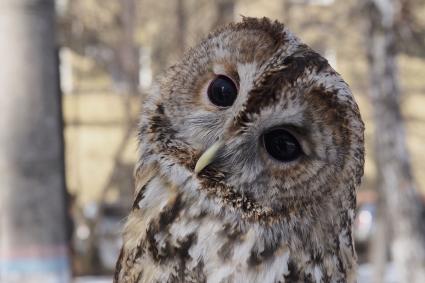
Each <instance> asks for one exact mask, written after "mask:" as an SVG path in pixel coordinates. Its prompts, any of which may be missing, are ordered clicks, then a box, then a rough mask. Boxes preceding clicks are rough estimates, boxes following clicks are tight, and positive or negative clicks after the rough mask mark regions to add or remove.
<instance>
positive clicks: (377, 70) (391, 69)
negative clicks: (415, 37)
mask: <svg viewBox="0 0 425 283" xmlns="http://www.w3.org/2000/svg"><path fill="white" fill-rule="evenodd" d="M365 3H366V6H365V12H366V13H367V16H368V30H367V33H366V45H367V52H368V62H369V68H370V83H371V88H370V96H371V100H372V104H373V110H374V121H375V135H374V138H375V160H376V167H377V170H378V185H377V190H378V193H379V198H380V199H381V200H382V202H383V206H382V207H383V208H384V210H385V211H384V212H383V215H386V217H387V218H388V219H389V222H390V228H391V231H392V236H393V239H392V244H391V252H392V256H393V259H394V262H395V265H396V268H397V271H398V273H399V275H400V282H417V283H419V282H425V238H424V227H423V225H422V223H421V209H422V206H421V203H420V199H419V196H418V195H417V192H416V190H415V185H414V180H413V176H412V172H411V167H410V161H409V154H408V151H407V146H406V141H405V129H404V122H403V118H402V115H401V110H400V95H401V91H400V87H399V82H398V74H397V62H396V56H397V41H396V33H395V32H396V25H395V22H396V19H397V17H398V16H399V15H398V14H399V12H400V10H401V2H399V1H397V0H365Z"/></svg>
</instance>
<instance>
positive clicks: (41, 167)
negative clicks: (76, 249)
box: [0, 0, 70, 283]
mask: <svg viewBox="0 0 425 283" xmlns="http://www.w3.org/2000/svg"><path fill="white" fill-rule="evenodd" d="M0 11H1V13H0V34H1V36H2V44H0V62H1V64H0V89H1V93H0V113H1V119H0V129H1V131H0V282H8V283H14V282H27V283H31V282H68V281H69V280H70V269H69V257H68V246H67V242H66V238H67V235H66V216H65V215H66V208H65V197H64V191H65V190H64V174H63V166H64V160H63V155H62V150H63V144H62V137H61V135H62V129H61V117H60V113H61V112H60V102H59V99H60V97H59V92H58V80H59V76H58V75H59V74H58V68H57V66H56V65H57V60H56V54H55V21H54V17H55V15H54V14H55V11H54V0H1V1H0Z"/></svg>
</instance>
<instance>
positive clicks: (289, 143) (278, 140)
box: [263, 129, 303, 162]
mask: <svg viewBox="0 0 425 283" xmlns="http://www.w3.org/2000/svg"><path fill="white" fill-rule="evenodd" d="M263 144H264V147H265V149H266V151H267V152H268V153H269V154H270V155H271V156H272V157H273V158H275V159H276V160H279V161H282V162H289V161H293V160H295V159H297V158H298V157H299V156H300V155H301V154H302V153H303V151H302V149H301V146H300V144H299V143H298V141H297V139H296V138H295V137H294V136H293V135H292V134H290V133H289V132H288V131H286V130H284V129H274V130H271V131H269V132H267V133H265V134H264V135H263Z"/></svg>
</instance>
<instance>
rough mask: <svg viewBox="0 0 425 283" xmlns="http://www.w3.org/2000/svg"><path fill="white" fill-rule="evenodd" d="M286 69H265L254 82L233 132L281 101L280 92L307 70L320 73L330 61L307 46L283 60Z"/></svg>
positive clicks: (236, 117) (237, 116)
mask: <svg viewBox="0 0 425 283" xmlns="http://www.w3.org/2000/svg"><path fill="white" fill-rule="evenodd" d="M281 64H282V65H285V68H283V69H282V68H276V66H274V67H270V68H269V69H267V67H266V68H265V71H264V74H263V75H262V76H261V77H259V78H258V79H257V80H256V81H255V82H254V87H253V89H252V90H251V91H250V93H249V94H248V100H247V101H246V102H245V104H244V106H243V107H242V110H241V111H240V112H239V113H238V115H236V116H235V119H234V123H233V126H232V130H234V131H239V130H241V129H242V130H243V128H244V127H246V125H247V124H248V123H249V122H251V120H252V114H258V113H260V111H261V110H262V109H264V108H266V107H269V106H271V105H273V104H275V103H276V102H277V101H278V100H279V99H280V94H281V92H280V90H281V88H282V86H284V85H286V86H287V85H293V84H294V83H295V82H296V81H297V79H298V78H299V77H300V76H302V75H303V74H304V73H305V71H306V70H307V69H313V70H315V71H316V72H317V73H319V72H320V71H321V70H322V69H324V68H326V67H328V66H329V64H328V61H327V60H326V59H325V58H323V57H322V56H320V55H319V54H318V53H316V52H314V51H312V50H310V49H308V48H307V47H306V46H304V45H303V47H302V48H301V49H300V50H299V51H297V52H295V53H294V54H292V55H289V56H287V57H285V58H283V59H282V61H281Z"/></svg>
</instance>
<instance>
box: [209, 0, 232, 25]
mask: <svg viewBox="0 0 425 283" xmlns="http://www.w3.org/2000/svg"><path fill="white" fill-rule="evenodd" d="M216 13H217V16H216V21H215V24H214V26H215V27H218V26H222V25H226V24H228V23H231V22H233V20H234V16H235V0H217V1H216Z"/></svg>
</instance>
